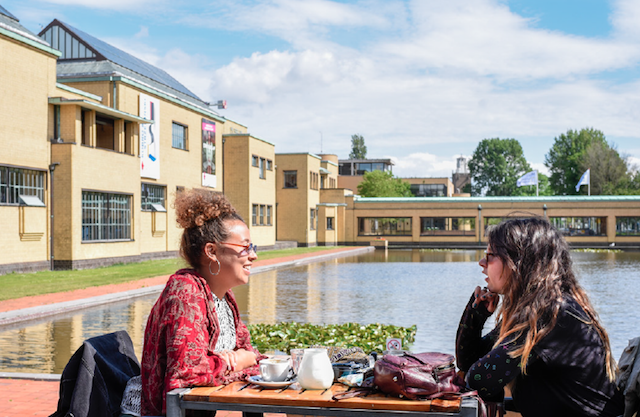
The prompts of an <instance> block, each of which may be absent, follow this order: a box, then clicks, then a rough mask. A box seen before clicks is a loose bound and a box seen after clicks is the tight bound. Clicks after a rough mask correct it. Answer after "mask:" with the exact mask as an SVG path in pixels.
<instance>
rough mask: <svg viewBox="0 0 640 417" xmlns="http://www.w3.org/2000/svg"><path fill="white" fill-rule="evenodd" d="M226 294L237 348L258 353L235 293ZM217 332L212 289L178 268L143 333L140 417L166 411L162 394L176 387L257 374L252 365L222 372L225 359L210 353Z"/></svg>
mask: <svg viewBox="0 0 640 417" xmlns="http://www.w3.org/2000/svg"><path fill="white" fill-rule="evenodd" d="M226 297H227V302H228V304H229V306H230V308H231V311H232V312H233V317H234V321H235V326H236V348H238V349H246V350H250V351H254V352H256V353H257V354H258V355H259V353H258V351H257V350H255V349H254V348H253V347H252V346H251V337H250V335H249V331H248V330H247V326H245V325H244V323H243V322H242V321H241V320H240V313H239V311H238V305H237V303H236V300H235V297H234V296H233V293H232V292H231V291H229V292H227V294H226ZM219 335H220V326H219V324H218V316H217V314H216V311H215V303H214V301H213V294H212V293H211V290H210V289H209V286H208V285H207V283H206V281H205V280H204V278H203V277H201V276H200V275H199V274H198V273H197V272H196V271H195V270H192V269H182V270H180V271H178V272H176V273H175V274H174V275H172V276H171V277H170V278H169V281H168V282H167V285H166V287H165V288H164V291H162V294H161V295H160V298H158V301H156V303H155V305H154V306H153V308H152V309H151V312H150V313H149V319H148V321H147V327H146V330H145V334H144V350H143V353H142V401H141V408H142V410H141V411H142V415H143V416H159V415H165V413H166V402H165V401H166V393H167V392H169V391H171V390H172V389H174V388H184V387H191V386H215V385H222V384H227V383H230V382H233V381H236V380H241V379H246V378H247V377H248V376H250V375H257V374H258V373H259V370H258V367H257V366H254V367H251V368H247V369H245V370H243V371H240V372H235V373H231V374H226V375H225V373H226V370H227V365H226V362H225V361H224V360H223V359H222V358H221V357H220V356H218V354H217V353H216V352H214V348H215V346H216V341H217V340H218V336H219ZM263 357H264V356H260V355H259V357H258V360H260V359H262V358H263Z"/></svg>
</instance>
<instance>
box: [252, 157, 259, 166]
mask: <svg viewBox="0 0 640 417" xmlns="http://www.w3.org/2000/svg"><path fill="white" fill-rule="evenodd" d="M259 159H260V158H258V157H257V156H255V155H251V166H252V167H256V168H257V167H258V160H259Z"/></svg>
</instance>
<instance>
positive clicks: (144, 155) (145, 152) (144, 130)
mask: <svg viewBox="0 0 640 417" xmlns="http://www.w3.org/2000/svg"><path fill="white" fill-rule="evenodd" d="M139 116H140V117H142V118H144V119H147V120H153V123H152V124H148V123H145V124H140V176H141V177H144V178H154V179H156V180H157V179H160V100H158V99H156V98H153V97H151V96H148V95H146V94H140V115H139Z"/></svg>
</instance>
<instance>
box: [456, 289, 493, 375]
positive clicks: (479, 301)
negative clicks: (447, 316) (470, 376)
mask: <svg viewBox="0 0 640 417" xmlns="http://www.w3.org/2000/svg"><path fill="white" fill-rule="evenodd" d="M489 294H490V295H489ZM483 296H484V297H485V298H483ZM495 297H497V295H495V294H491V293H488V292H485V291H484V290H482V289H480V287H477V288H476V290H475V291H474V293H473V295H472V296H471V298H470V299H469V302H468V303H467V306H466V308H465V310H464V313H463V314H462V318H461V319H460V324H459V325H458V332H457V334H456V361H457V363H458V368H460V370H462V371H463V372H467V370H468V369H469V368H470V367H471V365H473V364H474V363H475V362H476V361H477V360H478V358H480V357H481V356H483V355H484V354H486V353H487V352H489V351H490V350H491V348H492V347H493V344H494V343H495V341H496V340H497V329H494V330H492V331H491V332H489V333H488V334H487V335H485V336H484V337H482V329H483V327H484V323H485V322H486V321H487V319H488V318H489V317H490V316H491V314H492V313H493V311H494V310H495ZM490 309H491V310H490Z"/></svg>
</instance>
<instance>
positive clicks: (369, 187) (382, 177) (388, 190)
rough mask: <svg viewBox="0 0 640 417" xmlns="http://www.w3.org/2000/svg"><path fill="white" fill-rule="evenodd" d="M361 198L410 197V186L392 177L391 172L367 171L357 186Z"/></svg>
mask: <svg viewBox="0 0 640 417" xmlns="http://www.w3.org/2000/svg"><path fill="white" fill-rule="evenodd" d="M358 194H359V195H361V196H363V197H412V196H413V194H411V184H409V183H408V182H406V181H402V180H401V179H400V178H396V177H394V176H393V174H392V173H391V171H369V172H365V173H364V179H363V180H362V182H361V183H360V184H359V185H358Z"/></svg>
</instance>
